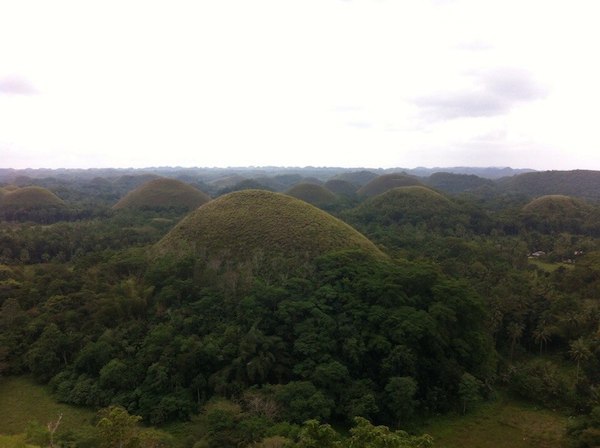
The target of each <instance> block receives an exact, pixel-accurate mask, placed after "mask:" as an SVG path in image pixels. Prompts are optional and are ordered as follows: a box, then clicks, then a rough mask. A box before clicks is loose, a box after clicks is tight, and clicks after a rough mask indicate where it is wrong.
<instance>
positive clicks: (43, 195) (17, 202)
mask: <svg viewBox="0 0 600 448" xmlns="http://www.w3.org/2000/svg"><path fill="white" fill-rule="evenodd" d="M1 205H2V208H20V209H35V208H40V207H65V203H64V201H63V200H62V199H60V198H59V197H58V196H56V195H55V194H54V193H52V192H51V191H50V190H47V189H46V188H42V187H23V188H18V189H16V190H10V191H6V190H5V193H4V195H3V196H2V202H1Z"/></svg>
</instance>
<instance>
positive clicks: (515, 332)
mask: <svg viewBox="0 0 600 448" xmlns="http://www.w3.org/2000/svg"><path fill="white" fill-rule="evenodd" d="M524 329H525V326H524V325H523V324H522V323H520V322H513V323H511V324H510V325H509V326H508V327H507V328H506V331H507V332H508V337H509V338H510V362H511V363H512V360H513V355H514V354H515V346H516V345H517V341H518V340H519V339H521V336H523V330H524Z"/></svg>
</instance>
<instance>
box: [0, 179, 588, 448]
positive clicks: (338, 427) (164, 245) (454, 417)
mask: <svg viewBox="0 0 600 448" xmlns="http://www.w3.org/2000/svg"><path fill="white" fill-rule="evenodd" d="M598 446H600V172H599V171H588V170H574V171H533V170H512V169H508V168H506V169H499V168H498V169H496V168H486V169H479V170H477V169H462V170H461V169H451V170H450V169H448V170H446V171H444V170H443V169H441V170H438V171H435V170H425V169H422V170H419V169H413V170H409V169H385V170H384V169H344V168H318V167H305V168H277V167H265V168H256V167H248V168H166V167H164V168H152V169H150V168H148V169H80V170H78V169H58V170H51V169H23V170H16V169H8V168H6V169H0V447H2V448H4V447H6V448H33V447H51V448H59V447H61V448H63V447H64V448H244V447H252V448H317V447H319V448H334V447H335V448H346V447H348V448H394V447H397V448H428V447H436V448H458V447H482V448H491V447H494V448H508V447H511V448H527V447H541V448H559V447H567V448H568V447H572V448H592V447H598Z"/></svg>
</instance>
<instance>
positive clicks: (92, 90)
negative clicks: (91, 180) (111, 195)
mask: <svg viewBox="0 0 600 448" xmlns="http://www.w3.org/2000/svg"><path fill="white" fill-rule="evenodd" d="M595 10H596V6H595V3H594V2H591V1H583V0H575V1H574V2H569V4H566V3H558V2H557V3H548V2H542V1H537V0H536V1H532V2H525V3H524V2H518V1H516V0H507V1H506V2H499V3H493V2H480V1H476V0H456V1H449V2H448V1H443V2H439V1H431V2H422V1H418V0H409V1H405V2H404V1H403V2H396V1H385V0H379V1H373V0H353V1H348V2H343V1H339V0H304V1H302V2H297V1H291V0H256V1H252V2H248V1H245V0H225V1H222V2H195V1H191V0H190V1H186V0H178V1H175V2H170V3H169V4H167V3H164V2H158V1H156V2H155V1H141V0H132V1H128V2H117V1H116V0H107V1H105V2H101V3H89V2H79V1H75V0H56V1H53V2H45V1H41V0H40V1H34V0H23V1H19V2H3V3H2V4H1V5H0V80H2V79H6V78H7V77H9V76H10V77H12V79H18V80H22V81H23V82H24V84H23V86H29V87H31V86H35V87H34V88H33V87H31V90H32V91H33V90H35V91H37V94H36V95H15V94H10V95H8V94H6V93H7V92H6V90H7V89H6V88H5V89H4V90H5V92H4V93H5V94H0V142H1V143H2V145H3V146H0V153H1V154H0V155H1V157H0V164H1V165H2V166H27V165H30V166H60V165H69V166H90V165H93V164H103V165H104V166H108V165H114V166H129V165H135V166H146V165H219V166H226V165H244V164H249V165H262V164H271V165H295V164H297V165H326V164H331V165H344V164H346V165H349V166H350V165H352V166H357V165H366V166H416V165H436V166H443V165H448V164H461V165H465V164H467V165H488V164H497V163H498V159H499V158H502V157H505V159H506V160H505V161H504V162H503V163H501V164H502V165H515V166H517V165H518V166H524V165H523V163H522V162H523V161H527V162H528V163H529V162H531V165H530V166H531V167H533V168H541V167H544V168H545V167H555V168H559V167H561V166H567V165H568V166H571V165H573V164H575V163H578V164H585V167H587V168H597V169H600V155H597V154H598V152H597V149H598V147H599V146H600V137H598V135H597V132H596V130H595V123H594V122H593V117H594V115H595V107H596V105H597V104H598V101H600V94H599V89H598V88H597V87H596V84H597V79H599V77H600V73H599V69H598V68H597V67H596V66H595V63H594V56H595V54H596V53H597V48H596V47H597V42H599V41H600V30H599V29H598V27H597V26H596V25H595V23H594V22H595V17H596V14H595ZM17 84H18V83H17ZM14 85H15V84H13V87H14ZM9 90H10V89H9ZM12 90H19V89H14V88H13V89H12ZM27 90H28V89H21V93H25V92H26V91H27ZM0 91H2V84H1V81H0ZM12 93H15V92H12ZM415 98H416V99H417V101H416V103H415ZM424 112H425V113H426V116H427V117H428V119H427V120H426V121H425V122H423V113H424ZM498 129H500V130H501V131H502V132H505V138H504V139H503V140H502V141H501V142H498V141H493V140H489V141H482V140H481V139H478V136H481V135H483V134H486V133H490V132H495V131H496V130H498ZM478 145H479V146H478ZM483 147H485V148H487V149H485V148H483ZM478 148H479V149H478ZM490 148H493V151H492V150H491V149H490ZM543 151H548V154H551V156H549V157H539V154H540V152H543ZM492 153H493V155H492Z"/></svg>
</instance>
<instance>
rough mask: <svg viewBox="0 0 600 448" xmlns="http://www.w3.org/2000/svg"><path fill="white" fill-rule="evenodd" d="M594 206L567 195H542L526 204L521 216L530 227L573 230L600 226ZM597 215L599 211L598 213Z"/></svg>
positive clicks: (549, 229)
mask: <svg viewBox="0 0 600 448" xmlns="http://www.w3.org/2000/svg"><path fill="white" fill-rule="evenodd" d="M593 211H594V209H593V207H592V206H591V205H589V204H586V203H585V202H584V201H582V200H580V199H577V198H572V197H569V196H565V195H559V194H553V195H546V196H541V197H539V198H536V199H534V200H533V201H531V202H529V203H528V204H526V205H525V206H524V207H523V209H522V210H521V217H522V219H523V221H524V223H525V224H526V226H527V227H529V228H535V229H537V230H540V231H543V232H547V231H573V232H576V233H579V232H581V231H582V229H584V228H588V229H592V227H596V228H597V226H598V224H597V219H596V218H595V217H594V215H592V212H593ZM596 215H597V213H596Z"/></svg>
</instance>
